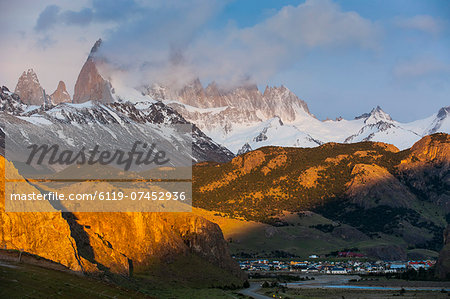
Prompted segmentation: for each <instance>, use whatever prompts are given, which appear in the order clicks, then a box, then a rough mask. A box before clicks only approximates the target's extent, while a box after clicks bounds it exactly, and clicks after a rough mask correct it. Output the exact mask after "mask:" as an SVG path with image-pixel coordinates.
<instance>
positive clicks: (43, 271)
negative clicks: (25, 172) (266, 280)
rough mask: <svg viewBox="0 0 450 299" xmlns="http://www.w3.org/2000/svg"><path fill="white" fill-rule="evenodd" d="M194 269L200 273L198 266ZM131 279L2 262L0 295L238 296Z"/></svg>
mask: <svg viewBox="0 0 450 299" xmlns="http://www.w3.org/2000/svg"><path fill="white" fill-rule="evenodd" d="M195 272H201V270H200V269H196V270H195ZM159 279H160V280H163V283H162V284H156V283H150V284H149V283H143V281H128V283H123V284H124V285H125V284H127V285H128V286H130V288H126V287H119V286H116V285H113V284H112V283H108V282H107V281H106V279H104V280H99V279H94V278H89V277H85V276H80V275H76V274H72V273H68V272H63V271H58V270H52V269H47V268H42V267H39V266H34V265H29V264H24V263H18V262H11V261H7V262H6V261H0V298H52V297H53V298H239V297H240V295H239V294H237V292H236V291H232V290H222V289H218V288H195V287H186V286H183V285H180V286H179V287H177V286H176V285H174V284H172V285H171V286H169V284H168V283H167V281H166V283H164V280H166V279H167V277H164V276H162V277H159Z"/></svg>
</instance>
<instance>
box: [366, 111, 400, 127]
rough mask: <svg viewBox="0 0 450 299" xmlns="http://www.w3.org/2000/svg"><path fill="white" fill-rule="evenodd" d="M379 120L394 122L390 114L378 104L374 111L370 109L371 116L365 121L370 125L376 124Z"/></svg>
mask: <svg viewBox="0 0 450 299" xmlns="http://www.w3.org/2000/svg"><path fill="white" fill-rule="evenodd" d="M379 122H383V123H392V122H393V120H392V118H391V116H390V115H389V114H387V113H386V112H384V111H383V109H381V107H380V106H377V107H376V108H373V109H372V111H370V115H369V117H368V118H367V119H366V120H365V121H364V123H365V124H368V125H374V124H377V123H379Z"/></svg>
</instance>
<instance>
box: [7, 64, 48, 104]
mask: <svg viewBox="0 0 450 299" xmlns="http://www.w3.org/2000/svg"><path fill="white" fill-rule="evenodd" d="M14 93H16V94H18V95H19V96H20V98H21V100H22V102H24V103H25V104H28V105H39V106H40V105H42V104H44V93H43V89H42V87H41V84H40V83H39V80H38V77H37V75H36V73H35V72H34V71H33V69H28V70H27V71H25V72H23V73H22V75H21V76H20V78H19V81H18V82H17V85H16V89H15V91H14Z"/></svg>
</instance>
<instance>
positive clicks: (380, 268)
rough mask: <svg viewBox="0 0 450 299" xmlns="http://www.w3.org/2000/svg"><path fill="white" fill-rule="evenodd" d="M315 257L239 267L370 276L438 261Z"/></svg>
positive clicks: (256, 269) (429, 265)
mask: <svg viewBox="0 0 450 299" xmlns="http://www.w3.org/2000/svg"><path fill="white" fill-rule="evenodd" d="M314 259H318V257H313V258H311V257H310V259H309V260H305V261H296V260H291V261H277V260H273V261H269V260H266V259H257V260H252V261H248V260H246V261H240V262H239V265H240V267H241V269H242V270H245V271H255V272H256V271H277V272H300V273H305V274H306V273H307V274H319V273H320V274H370V273H380V274H381V273H400V272H404V271H406V270H409V269H414V270H419V269H420V268H423V269H429V268H430V267H432V266H433V265H434V264H435V263H436V261H434V260H426V261H381V260H380V261H374V262H373V261H372V262H371V261H359V260H345V261H323V260H320V261H319V260H317V261H315V260H314Z"/></svg>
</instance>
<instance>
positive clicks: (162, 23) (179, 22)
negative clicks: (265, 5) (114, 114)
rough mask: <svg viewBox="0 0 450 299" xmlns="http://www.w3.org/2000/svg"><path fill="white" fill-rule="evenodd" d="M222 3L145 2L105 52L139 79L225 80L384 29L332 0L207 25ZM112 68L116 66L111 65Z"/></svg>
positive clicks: (359, 41)
mask: <svg viewBox="0 0 450 299" xmlns="http://www.w3.org/2000/svg"><path fill="white" fill-rule="evenodd" d="M220 8H221V5H220V4H219V3H218V2H214V1H201V0H197V1H190V2H189V1H188V2H177V3H171V4H170V5H167V4H164V5H160V6H159V7H157V8H155V7H151V8H143V9H142V13H143V14H144V15H145V16H141V17H139V16H136V15H135V18H134V19H133V20H132V21H127V22H124V23H121V24H120V25H119V26H117V27H116V28H114V29H112V30H111V31H109V33H108V34H107V36H106V37H105V38H104V41H105V42H104V45H103V46H102V48H101V50H100V52H99V55H101V56H103V58H105V59H106V60H107V61H109V62H110V63H111V64H114V65H115V67H116V68H117V69H119V70H121V74H122V75H121V78H122V80H124V76H123V73H124V72H123V70H129V73H133V75H132V76H130V78H132V79H130V81H136V80H137V81H136V82H134V84H135V85H139V84H149V83H152V82H158V83H165V84H171V85H183V84H185V83H186V82H189V80H192V79H193V78H195V77H200V78H202V79H203V80H204V81H212V80H214V81H217V82H218V83H219V84H221V85H236V84H242V82H244V81H252V82H265V81H267V80H268V79H269V78H270V77H271V76H273V75H274V74H275V73H276V72H278V71H280V70H282V69H285V68H287V67H289V66H291V65H292V64H293V63H295V62H296V61H298V60H299V59H301V58H302V57H304V55H305V53H307V52H308V51H311V50H313V49H316V48H348V47H350V48H352V47H357V48H363V49H370V50H376V49H378V47H379V44H378V41H379V37H380V29H379V28H378V27H377V26H376V25H375V24H374V23H373V22H371V21H370V20H367V19H364V18H363V17H361V16H360V15H358V14H357V13H355V12H344V11H342V10H341V8H340V7H339V6H338V5H337V4H335V3H333V2H332V1H327V0H322V1H306V2H305V3H304V4H300V5H298V6H286V7H283V8H282V9H281V10H279V11H278V12H276V13H275V14H274V15H272V16H270V17H268V18H266V19H265V20H263V21H262V22H260V23H258V24H256V25H254V26H251V27H245V28H239V27H237V26H235V25H232V24H231V25H229V26H227V27H226V28H224V29H221V30H208V28H207V26H206V25H207V24H208V22H209V21H210V20H211V18H212V17H213V16H214V15H215V14H216V13H217V11H219V10H220ZM110 71H111V69H110Z"/></svg>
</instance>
